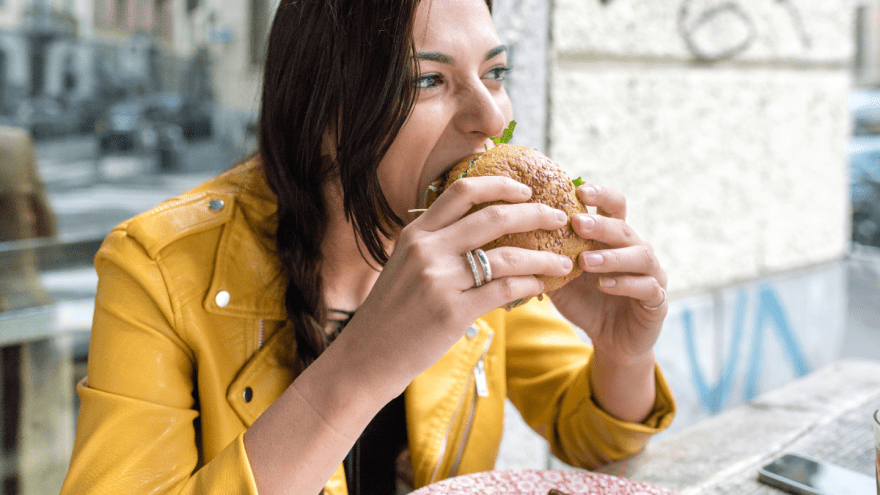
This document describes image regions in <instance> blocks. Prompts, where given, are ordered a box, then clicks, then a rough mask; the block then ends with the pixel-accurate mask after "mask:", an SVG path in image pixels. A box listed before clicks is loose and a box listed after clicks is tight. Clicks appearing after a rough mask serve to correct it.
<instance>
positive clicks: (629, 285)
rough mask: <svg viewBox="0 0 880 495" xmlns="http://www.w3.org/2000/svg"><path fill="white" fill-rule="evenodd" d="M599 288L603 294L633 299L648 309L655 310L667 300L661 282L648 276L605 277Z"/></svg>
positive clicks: (601, 280) (602, 278) (600, 280)
mask: <svg viewBox="0 0 880 495" xmlns="http://www.w3.org/2000/svg"><path fill="white" fill-rule="evenodd" d="M598 286H599V290H601V291H602V292H605V293H607V294H612V295H615V296H623V297H631V298H633V299H635V300H636V301H638V302H639V303H641V304H642V306H645V307H646V308H655V307H657V306H659V305H661V304H663V302H664V300H665V299H666V294H665V289H664V288H663V286H661V285H660V282H659V281H658V280H657V279H656V278H654V277H650V276H647V275H625V274H623V275H603V276H601V277H599V283H598Z"/></svg>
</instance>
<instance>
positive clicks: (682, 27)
mask: <svg viewBox="0 0 880 495" xmlns="http://www.w3.org/2000/svg"><path fill="white" fill-rule="evenodd" d="M611 1H612V0H599V2H600V3H601V4H602V5H608V4H610V3H611ZM692 3H693V0H684V1H683V2H682V3H681V5H680V6H679V8H678V19H677V27H678V33H679V35H680V36H681V39H682V40H684V43H685V46H687V49H688V51H689V52H691V54H692V55H693V56H694V58H696V59H697V60H701V61H708V62H711V61H716V60H724V59H729V58H733V57H736V56H737V55H739V54H740V53H742V52H744V51H746V50H748V49H749V47H751V46H752V45H753V44H754V43H755V40H756V39H757V37H758V29H757V27H756V26H755V22H754V20H753V19H752V17H751V16H750V15H749V13H748V12H747V11H746V9H744V8H743V7H742V5H740V4H739V3H737V2H735V1H730V2H723V3H719V4H715V5H712V6H710V7H708V8H705V9H702V10H700V11H699V13H697V14H694V12H693V11H694V10H697V9H692V8H691V7H692ZM776 3H777V4H778V5H779V6H781V7H782V8H784V9H785V10H786V12H788V16H789V17H790V18H791V23H792V25H793V26H794V29H795V31H796V32H797V35H798V37H799V38H800V42H801V45H802V46H803V47H804V48H805V49H809V48H810V47H811V46H812V40H811V39H810V35H809V34H808V33H807V30H806V28H805V27H804V21H803V17H802V16H801V12H800V10H799V9H798V7H797V5H795V3H794V0H776ZM724 15H731V16H733V17H734V18H736V19H738V20H739V22H741V23H742V25H743V27H744V28H745V35H744V36H743V38H742V39H741V40H739V41H738V42H737V43H735V44H733V45H732V46H729V47H727V48H723V49H720V50H716V51H711V50H709V49H706V48H704V47H701V46H700V45H699V43H698V42H697V40H696V37H695V36H694V35H695V33H696V32H697V31H699V29H700V28H702V27H704V26H706V25H707V24H709V23H710V22H712V21H713V20H716V19H718V18H719V17H721V16H724Z"/></svg>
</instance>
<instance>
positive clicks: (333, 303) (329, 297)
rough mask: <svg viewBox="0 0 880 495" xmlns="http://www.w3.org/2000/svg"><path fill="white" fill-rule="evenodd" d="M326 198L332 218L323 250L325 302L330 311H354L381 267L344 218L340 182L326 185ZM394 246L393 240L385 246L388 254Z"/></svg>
mask: <svg viewBox="0 0 880 495" xmlns="http://www.w3.org/2000/svg"><path fill="white" fill-rule="evenodd" d="M325 198H326V201H327V204H328V206H329V211H328V213H329V219H328V225H327V232H326V235H325V237H324V242H323V244H322V248H321V250H322V253H323V264H322V268H321V276H322V278H323V283H324V302H325V304H326V306H327V307H328V308H333V309H341V310H348V311H351V310H354V309H357V308H358V307H359V306H360V305H361V303H363V301H364V300H365V299H366V298H367V295H369V293H370V290H372V288H373V284H375V283H376V279H377V278H378V277H379V273H380V272H381V268H380V267H379V265H378V264H377V263H376V262H375V261H374V260H373V259H372V258H371V257H370V254H369V252H368V251H367V249H366V247H365V246H364V245H363V244H362V243H361V242H360V240H359V238H358V237H357V235H355V232H354V228H353V225H352V224H351V223H350V222H348V221H347V220H346V218H345V211H344V209H343V207H342V188H341V185H340V184H339V182H338V181H330V182H329V183H328V185H327V186H325ZM392 246H393V245H392V243H391V242H390V241H389V242H387V243H386V249H388V250H389V252H390V249H391V248H392Z"/></svg>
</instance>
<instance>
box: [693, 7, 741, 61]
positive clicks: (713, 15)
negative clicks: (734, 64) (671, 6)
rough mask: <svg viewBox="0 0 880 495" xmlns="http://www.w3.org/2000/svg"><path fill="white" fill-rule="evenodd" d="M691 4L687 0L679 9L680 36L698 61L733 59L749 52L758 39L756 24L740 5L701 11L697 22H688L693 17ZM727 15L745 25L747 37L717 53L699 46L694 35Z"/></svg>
mask: <svg viewBox="0 0 880 495" xmlns="http://www.w3.org/2000/svg"><path fill="white" fill-rule="evenodd" d="M691 3H692V1H691V0H685V1H684V2H682V4H681V5H680V6H679V8H678V34H679V35H680V36H681V38H682V39H683V40H684V43H685V46H687V48H688V51H690V52H691V54H692V55H693V56H694V57H695V58H696V59H697V60H705V61H714V60H723V59H728V58H733V57H735V56H737V55H739V54H740V53H742V52H744V51H746V50H748V49H749V47H750V46H752V44H753V43H754V42H755V39H756V38H757V37H758V29H757V28H756V27H755V22H754V21H753V20H752V18H751V16H749V14H748V12H746V11H745V9H743V8H742V7H741V6H740V5H739V4H738V3H736V2H725V3H722V4H718V5H715V6H712V7H710V8H708V9H705V10H703V11H701V12H700V13H699V15H697V17H696V20H694V21H690V22H688V19H689V17H691V12H690V11H691ZM725 14H730V15H733V16H734V17H736V18H737V19H739V20H740V21H741V22H742V23H743V25H744V26H745V28H746V35H745V37H743V39H742V40H740V42H739V43H736V44H735V45H733V46H731V47H728V48H725V49H722V50H718V51H715V52H711V51H709V50H707V49H705V48H703V47H701V46H699V44H698V43H697V41H696V38H695V36H694V34H695V33H696V32H697V31H699V29H700V28H701V27H703V26H704V25H706V24H708V23H709V22H711V21H713V20H715V19H717V18H718V17H720V16H723V15H725Z"/></svg>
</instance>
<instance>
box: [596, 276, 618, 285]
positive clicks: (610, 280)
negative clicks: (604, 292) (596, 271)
mask: <svg viewBox="0 0 880 495" xmlns="http://www.w3.org/2000/svg"><path fill="white" fill-rule="evenodd" d="M599 284H600V285H602V287H614V286H615V285H617V280H614V279H613V278H609V277H601V278H600V279H599Z"/></svg>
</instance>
